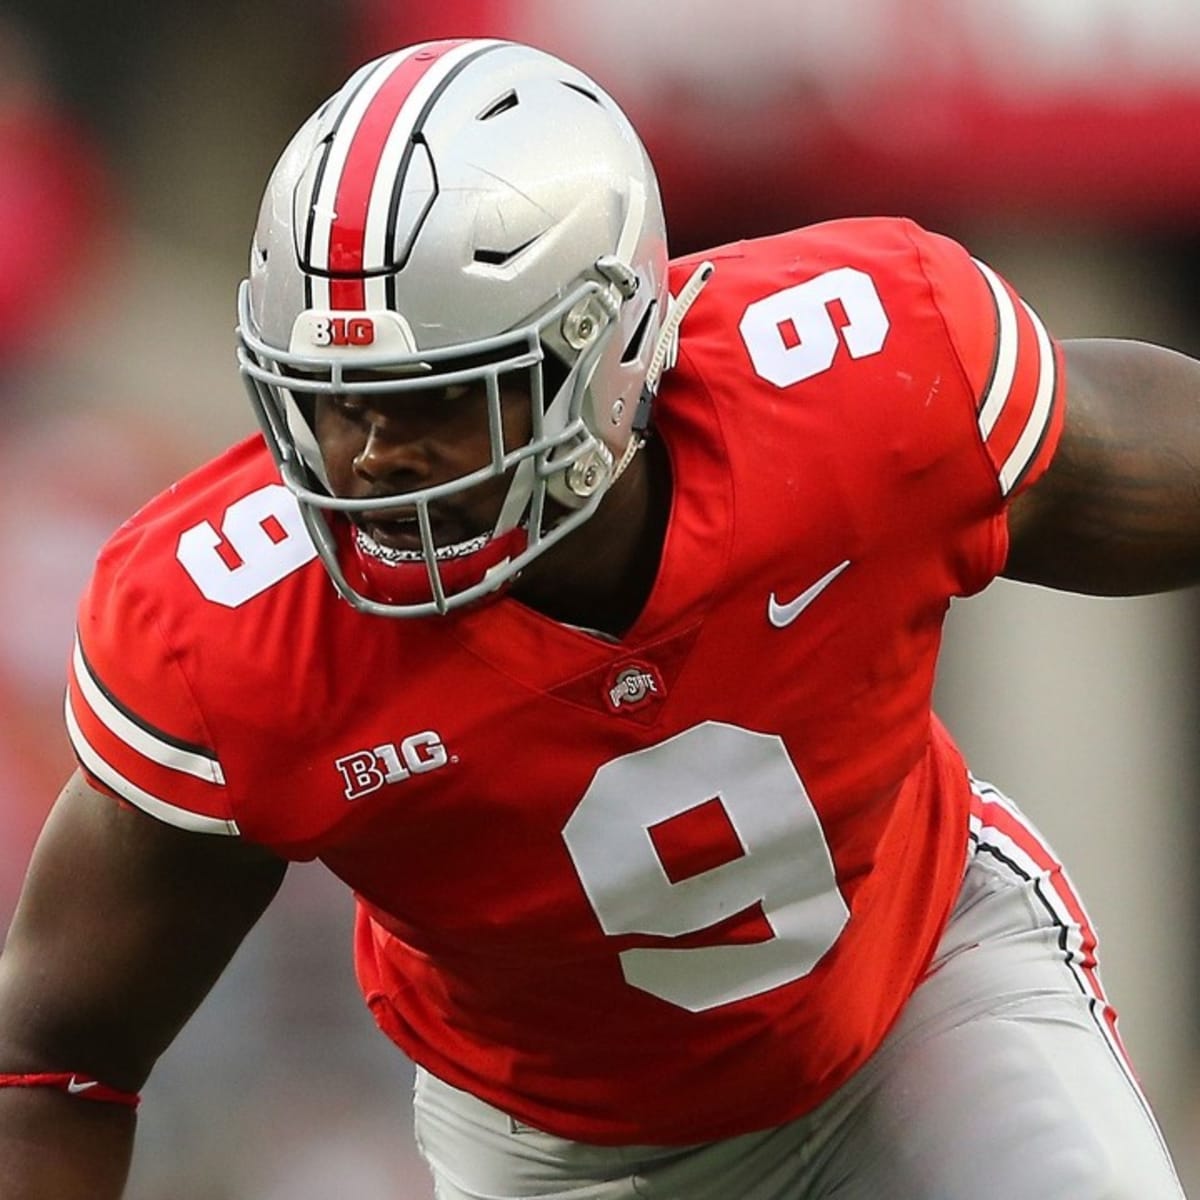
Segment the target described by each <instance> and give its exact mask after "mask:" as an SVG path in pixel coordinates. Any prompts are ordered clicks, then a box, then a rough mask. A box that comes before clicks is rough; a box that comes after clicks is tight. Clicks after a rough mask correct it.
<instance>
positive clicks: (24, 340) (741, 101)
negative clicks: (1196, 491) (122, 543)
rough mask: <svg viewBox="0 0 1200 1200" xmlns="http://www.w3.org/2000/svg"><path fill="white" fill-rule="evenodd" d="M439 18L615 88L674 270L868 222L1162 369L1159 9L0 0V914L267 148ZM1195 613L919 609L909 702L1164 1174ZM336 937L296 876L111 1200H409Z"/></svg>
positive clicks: (1171, 226)
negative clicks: (72, 649)
mask: <svg viewBox="0 0 1200 1200" xmlns="http://www.w3.org/2000/svg"><path fill="white" fill-rule="evenodd" d="M463 34H489V35H500V36H511V37H515V38H518V39H523V40H529V41H532V42H534V43H536V44H539V45H541V46H543V47H545V48H547V49H550V50H553V51H556V52H558V53H560V54H562V55H563V56H564V57H567V58H569V59H572V60H574V61H576V62H577V63H578V65H580V66H582V67H583V68H585V69H587V70H589V71H591V72H592V73H593V74H594V75H595V76H596V77H597V78H598V79H599V80H600V81H601V82H602V83H603V84H605V85H606V86H607V87H608V89H609V90H610V91H611V92H613V93H614V95H615V96H616V97H617V98H618V100H620V101H621V102H622V103H623V104H624V106H625V107H626V109H627V110H628V111H629V112H630V114H631V115H632V117H633V118H634V120H635V123H636V124H637V125H638V126H639V127H640V128H641V130H642V132H643V135H644V137H645V140H646V141H647V143H648V145H649V146H650V149H651V152H652V155H653V157H654V158H655V159H656V161H657V163H658V165H659V169H660V173H661V175H662V179H663V184H664V194H665V199H666V204H667V210H668V217H669V220H670V223H671V228H672V230H673V246H674V249H675V250H676V251H677V252H683V251H686V250H689V249H693V248H698V247H700V246H703V245H705V244H709V243H714V242H719V241H725V240H730V239H734V238H739V237H744V236H751V235H754V234H759V233H766V232H771V231H774V230H778V229H783V228H787V227H789V226H793V225H797V224H802V223H806V222H810V221H814V220H819V219H822V218H825V217H832V216H843V215H859V214H868V213H892V214H896V213H903V214H906V215H910V216H913V217H915V218H917V219H918V220H920V221H922V222H923V223H924V224H926V225H928V226H930V227H932V228H935V229H938V230H941V231H943V232H947V233H950V234H952V235H954V236H957V237H958V238H960V239H961V240H963V241H965V242H966V244H967V245H968V246H970V247H971V249H972V250H973V252H974V253H975V254H977V255H978V256H979V257H982V258H984V259H986V260H988V261H990V262H991V264H992V265H993V266H994V267H996V268H997V269H998V270H1000V271H1001V272H1002V273H1004V274H1005V275H1007V276H1008V278H1009V279H1010V280H1011V281H1012V282H1013V283H1014V284H1015V285H1016V286H1017V287H1018V288H1019V289H1020V290H1021V291H1022V292H1023V294H1024V295H1025V297H1026V299H1027V300H1028V301H1029V302H1030V303H1031V304H1032V305H1033V306H1034V307H1036V308H1037V309H1038V310H1039V311H1040V312H1041V314H1042V316H1043V317H1044V318H1045V319H1046V320H1047V323H1048V324H1049V325H1050V326H1051V328H1052V329H1053V330H1054V331H1056V332H1057V333H1058V334H1059V335H1060V336H1072V335H1081V334H1090V335H1120V336H1127V337H1135V338H1145V339H1147V340H1153V341H1158V342H1163V343H1166V344H1168V345H1172V346H1175V347H1177V348H1179V349H1182V350H1186V351H1190V352H1193V353H1196V352H1200V312H1198V304H1197V300H1198V291H1197V283H1196V268H1197V259H1198V255H1197V249H1198V247H1200V236H1198V235H1200V217H1198V216H1197V213H1198V211H1200V136H1198V135H1197V132H1196V131H1197V130H1198V129H1200V22H1197V21H1196V19H1195V4H1194V0H847V2H846V3H843V4H840V5H831V4H828V3H825V2H824V0H748V2H747V3H741V4H735V3H731V2H730V0H654V3H653V4H649V3H646V0H607V2H606V3H605V4H603V5H570V6H567V5H563V4H562V3H561V2H559V3H556V4H551V3H549V2H548V0H495V2H493V3H484V2H482V0H439V2H438V3H437V4H429V3H404V2H403V0H350V2H346V3H340V4H339V3H332V2H329V0H286V2H285V0H238V2H237V3H234V2H233V0H209V3H207V4H205V5H191V4H183V3H181V2H178V0H175V2H170V0H160V3H158V4H156V5H153V6H148V5H142V4H134V3H130V2H128V0H108V2H107V3H105V4H104V5H92V4H81V3H79V0H36V2H35V0H5V3H4V6H3V7H2V8H0V420H2V421H3V427H2V428H3V433H2V435H0V497H2V500H3V502H2V503H0V555H2V556H3V561H4V562H5V564H6V568H7V569H6V576H5V581H4V585H3V589H2V590H0V716H2V718H3V719H2V720H0V768H2V770H3V778H4V781H5V788H4V791H3V793H0V928H3V927H4V926H6V925H7V920H8V917H9V915H10V913H11V910H12V905H13V902H14V901H15V897H16V892H17V889H18V886H19V882H20V878H21V875H22V872H23V869H24V864H25V862H26V859H27V858H28V855H29V852H30V849H31V847H32V844H33V840H34V838H35V836H36V832H37V829H38V828H39V826H40V824H41V821H42V819H43V817H44V815H45V812H46V809H47V807H48V804H49V802H50V800H51V798H52V797H53V795H54V794H55V793H56V791H57V788H58V786H59V784H60V782H61V780H62V779H63V777H64V776H65V775H66V773H67V771H68V770H69V769H70V766H71V761H70V756H69V752H68V749H67V745H66V739H65V737H64V735H63V733H62V729H61V719H60V708H61V698H62V693H63V684H64V668H65V661H66V656H67V653H68V650H69V646H70V640H71V627H72V614H73V608H74V603H75V598H76V596H77V595H78V592H79V591H80V589H81V588H82V586H83V583H84V581H85V579H86V577H87V574H88V572H89V569H90V563H91V559H92V556H93V554H94V552H95V550H96V548H97V547H98V546H99V544H100V542H101V541H102V540H103V539H104V538H105V536H106V535H107V534H108V533H109V532H110V531H111V530H112V529H113V528H115V526H116V525H117V524H118V523H119V522H120V521H121V520H122V519H123V518H124V517H125V516H126V515H128V513H129V512H130V511H132V510H133V509H134V508H135V507H136V506H137V505H139V504H140V503H141V502H142V501H144V500H145V499H147V498H148V497H149V496H150V495H152V494H153V493H154V492H156V491H157V490H159V489H160V488H162V487H163V486H165V485H167V484H168V483H170V482H171V481H172V480H173V479H174V478H175V477H177V476H178V475H179V474H180V473H181V472H182V471H184V470H186V469H188V468H189V467H191V466H194V465H196V464H198V463H200V462H201V461H203V460H204V459H205V458H207V457H208V456H209V455H210V454H212V453H213V452H214V451H216V450H218V449H220V448H221V447H222V446H223V445H225V444H226V443H227V442H229V441H231V440H233V439H235V438H237V437H240V436H242V435H244V434H246V433H249V432H251V430H252V427H253V425H252V420H251V417H250V413H249V408H248V406H247V405H246V403H245V402H244V400H243V393H242V388H241V384H240V383H239V381H238V379H237V377H236V373H235V369H234V359H233V322H234V318H233V301H234V291H235V287H236V284H237V282H238V280H239V279H240V277H241V275H242V273H243V269H244V260H245V255H246V249H247V246H248V243H249V237H250V232H251V229H252V226H253V222H254V218H255V214H256V211H257V206H258V197H259V192H260V189H261V187H262V184H263V182H264V181H265V178H266V176H267V173H268V172H269V170H270V168H271V165H272V163H273V161H274V159H275V156H276V155H277V153H278V152H279V150H280V149H281V148H282V146H283V144H284V142H285V141H286V139H287V138H288V137H289V136H290V134H291V133H292V132H293V130H294V129H295V128H296V127H297V126H298V125H299V124H300V122H301V121H302V120H303V119H304V117H306V116H307V114H308V113H309V112H310V111H311V110H312V109H313V108H314V107H315V106H316V104H317V103H318V102H319V101H320V100H321V99H322V98H323V97H324V96H325V95H326V94H328V93H329V92H330V91H332V90H333V89H334V88H335V87H336V86H337V85H338V84H339V83H340V82H341V80H342V79H343V77H344V76H345V75H346V74H347V73H348V72H349V70H350V69H351V68H352V67H353V66H354V65H356V64H357V63H358V62H359V61H361V60H362V59H364V58H367V57H370V56H374V55H376V54H378V53H382V52H384V51H385V50H388V49H391V48H393V47H395V46H398V45H401V44H404V43H406V42H409V41H414V40H420V39H422V38H427V37H440V36H451V35H463ZM1197 615H1198V614H1197V603H1196V596H1195V594H1193V593H1187V594H1181V595H1177V596H1173V597H1167V598H1154V599H1142V600H1130V601H1124V600H1122V601H1113V600H1103V601H1101V600H1086V599H1080V598H1073V597H1061V596H1051V595H1046V594H1042V593H1039V592H1037V591H1036V590H1035V589H1030V588H1023V587H1020V586H1017V585H1010V584H1005V583H1000V584H997V585H996V586H995V587H994V588H992V589H991V590H990V591H989V592H988V593H987V594H986V595H985V596H984V597H983V598H981V599H978V600H973V601H971V602H970V603H969V604H963V605H960V606H957V607H956V609H955V611H954V613H953V614H952V619H951V625H950V629H949V634H948V639H947V650H946V656H945V660H944V665H943V672H942V676H941V682H940V685H939V686H940V695H939V700H940V709H941V711H942V714H943V716H944V717H945V719H946V720H947V722H948V723H949V725H950V726H951V728H952V729H953V730H954V731H955V732H956V733H957V735H958V736H959V738H960V740H961V741H962V742H963V743H964V745H965V746H966V748H967V750H968V753H969V757H970V758H971V759H972V761H973V763H974V767H975V770H976V773H977V774H980V775H982V776H984V777H985V778H989V779H991V780H992V781H993V782H995V783H996V784H997V785H998V786H1000V787H1002V788H1003V789H1004V790H1006V791H1008V792H1009V794H1011V795H1012V796H1014V797H1015V798H1016V799H1017V800H1018V801H1019V802H1020V803H1021V804H1022V805H1023V806H1024V807H1025V808H1026V810H1027V811H1028V812H1029V813H1030V814H1031V815H1033V817H1034V819H1035V820H1036V821H1037V822H1038V823H1039V824H1040V825H1041V826H1042V828H1043V830H1044V831H1045V832H1046V833H1047V834H1048V835H1049V837H1050V838H1051V840H1052V841H1053V842H1054V843H1055V844H1056V845H1057V847H1058V849H1059V851H1060V852H1061V853H1062V855H1063V856H1064V857H1065V859H1066V861H1067V862H1068V864H1069V866H1070V868H1071V870H1072V873H1073V875H1074V877H1075V880H1076V882H1077V883H1078V884H1079V885H1080V887H1081V889H1082V891H1083V893H1084V896H1085V897H1086V898H1087V899H1088V900H1089V902H1090V906H1091V909H1092V912H1093V916H1094V917H1095V918H1096V922H1097V924H1098V926H1099V929H1100V934H1101V953H1102V962H1103V964H1104V968H1105V974H1106V979H1107V983H1108V988H1109V992H1110V994H1111V995H1112V996H1113V998H1114V1000H1115V1002H1116V1004H1117V1006H1118V1008H1119V1009H1120V1011H1121V1013H1122V1028H1123V1031H1124V1035H1125V1038H1126V1041H1127V1043H1128V1045H1129V1047H1130V1049H1131V1051H1132V1053H1133V1056H1134V1059H1135V1061H1136V1062H1137V1064H1138V1066H1139V1068H1140V1072H1141V1075H1142V1079H1143V1082H1144V1084H1145V1087H1146V1090H1147V1091H1148V1092H1149V1094H1150V1096H1151V1098H1152V1099H1153V1101H1154V1102H1155V1104H1156V1106H1157V1108H1158V1111H1159V1113H1160V1116H1161V1118H1162V1121H1163V1124H1164V1126H1165V1127H1166V1130H1167V1133H1168V1136H1169V1139H1170V1140H1171V1142H1172V1144H1173V1147H1174V1149H1175V1152H1176V1154H1177V1157H1178V1159H1179V1162H1180V1166H1181V1169H1182V1171H1183V1173H1184V1178H1185V1181H1190V1182H1191V1187H1192V1188H1193V1189H1195V1192H1196V1194H1197V1195H1200V1149H1198V1147H1200V1071H1198V1070H1197V1066H1198V1063H1197V1043H1198V1036H1197V1035H1198V1033H1200V1017H1198V1016H1197V1013H1196V1012H1195V1010H1194V1009H1193V1008H1192V1007H1191V1006H1190V1005H1189V1004H1188V1000H1189V999H1190V997H1191V996H1192V995H1193V993H1194V990H1195V986H1196V984H1197V982H1198V981H1200V979H1198V963H1197V954H1196V950H1195V947H1196V945H1197V942H1198V940H1200V939H1197V936H1196V929H1197V925H1198V923H1200V895H1198V894H1197V888H1196V885H1195V882H1194V880H1195V872H1194V871H1193V870H1192V863H1193V862H1194V861H1195V859H1196V854H1197V850H1198V849H1200V836H1198V832H1197V831H1198V829H1200V803H1198V800H1197V795H1196V793H1197V775H1198V752H1197V744H1196V737H1195V735H1194V733H1193V731H1194V730H1195V729H1196V727H1197V715H1198V708H1200V705H1198V703H1197V682H1196V666H1197V662H1198V656H1197V645H1196V642H1197V637H1196V633H1195V629H1196V625H1197V620H1196V618H1197ZM350 918H351V904H350V899H349V897H348V896H347V895H346V894H345V893H344V890H343V889H341V888H340V887H339V886H338V885H337V884H336V883H335V882H333V881H332V880H330V879H329V878H327V877H326V876H325V875H324V874H323V872H322V871H321V869H320V868H318V867H310V868H293V870H292V871H291V873H290V875H289V879H288V882H287V883H286V885H285V889H284V892H283V895H282V896H281V898H280V900H279V901H278V902H277V903H276V904H275V906H274V907H273V908H272V910H271V911H270V913H269V914H268V916H267V917H266V918H265V919H264V920H263V922H262V923H261V924H260V926H259V928H258V929H257V930H256V931H255V932H254V934H253V935H252V937H251V939H250V940H249V942H248V943H247V945H246V946H245V947H244V949H243V951H242V952H241V953H240V955H239V956H238V958H237V959H236V961H235V963H234V965H233V967H232V968H231V970H230V971H229V973H228V974H227V976H226V977H225V978H224V979H223V980H222V982H221V983H220V985H219V986H218V987H217V989H216V990H215V992H214V993H213V995H212V996H211V997H210V998H209V1000H208V1001H207V1002H206V1003H205V1005H204V1006H203V1008H202V1009H201V1012H200V1013H199V1014H198V1016H197V1018H196V1019H195V1021H194V1022H193V1023H192V1025H191V1026H190V1027H189V1029H188V1030H187V1031H186V1033H185V1034H184V1035H183V1037H182V1038H181V1039H180V1041H179V1043H178V1044H177V1046H176V1047H175V1048H173V1050H172V1051H171V1052H170V1053H169V1054H168V1056H167V1057H166V1058H165V1059H164V1061H163V1062H162V1064H161V1066H160V1068H159V1070H158V1072H157V1073H156V1075H155V1077H154V1079H153V1080H152V1081H151V1084H150V1086H149V1087H148V1088H147V1091H146V1103H145V1105H144V1106H143V1110H142V1111H143V1117H142V1137H141V1141H140V1143H139V1148H138V1155H137V1161H136V1165H135V1170H134V1179H133V1183H132V1186H131V1188H130V1193H129V1195H130V1197H131V1200H168V1198H169V1200H275V1198H280V1200H282V1198H283V1197H287V1200H327V1198H328V1197H329V1196H332V1195H338V1196H347V1197H353V1198H354V1200H384V1198H388V1200H395V1198H396V1197H403V1198H404V1200H425V1198H427V1197H428V1196H429V1195H430V1187H429V1184H428V1182H427V1180H426V1177H425V1173H424V1169H423V1167H422V1166H421V1165H420V1163H419V1161H418V1159H417V1156H416V1153H415V1150H414V1148H413V1144H412V1138H411V1135H410V1133H409V1096H408V1088H409V1082H410V1072H409V1068H408V1066H407V1064H406V1063H405V1062H404V1061H403V1060H402V1059H401V1058H400V1056H399V1055H398V1054H397V1053H396V1052H394V1051H392V1050H391V1049H390V1048H389V1045H388V1043H387V1042H386V1041H385V1040H384V1039H383V1038H382V1037H381V1036H380V1035H378V1034H377V1033H376V1032H375V1031H374V1028H373V1026H372V1023H371V1021H370V1019H369V1017H368V1016H367V1014H366V1012H365V1009H363V1007H362V1005H361V1003H360V1001H359V999H358V997H357V993H356V991H355V988H354V984H353V978H352V972H351V963H350V947H349V938H348V928H349V922H350ZM981 1100H983V1102H985V1103H986V1098H981Z"/></svg>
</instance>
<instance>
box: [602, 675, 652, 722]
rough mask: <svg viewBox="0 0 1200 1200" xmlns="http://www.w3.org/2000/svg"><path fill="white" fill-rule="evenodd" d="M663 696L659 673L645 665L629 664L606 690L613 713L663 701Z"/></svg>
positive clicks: (605, 695)
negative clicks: (653, 701)
mask: <svg viewBox="0 0 1200 1200" xmlns="http://www.w3.org/2000/svg"><path fill="white" fill-rule="evenodd" d="M663 695H664V690H663V685H662V680H661V679H660V678H659V675H658V672H657V671H655V669H654V668H653V667H651V666H647V665H646V664H645V663H628V664H627V665H626V666H623V667H621V668H619V669H618V671H617V672H616V674H615V675H613V676H611V677H610V680H609V683H608V686H607V687H606V688H605V690H604V698H605V699H606V700H607V701H608V705H609V707H610V708H611V709H612V710H613V712H620V711H622V710H623V709H632V708H640V707H641V706H642V705H644V704H646V703H648V702H649V701H651V700H661V699H662V697H663Z"/></svg>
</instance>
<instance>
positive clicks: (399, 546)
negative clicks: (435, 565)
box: [354, 509, 488, 562]
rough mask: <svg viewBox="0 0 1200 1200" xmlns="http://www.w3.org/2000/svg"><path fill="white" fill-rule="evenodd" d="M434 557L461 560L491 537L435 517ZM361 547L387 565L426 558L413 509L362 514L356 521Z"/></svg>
mask: <svg viewBox="0 0 1200 1200" xmlns="http://www.w3.org/2000/svg"><path fill="white" fill-rule="evenodd" d="M431 525H432V529H433V541H434V545H435V547H436V549H435V551H434V554H435V557H436V558H438V559H439V560H441V559H449V558H458V557H459V556H460V555H463V554H471V553H474V552H475V551H476V550H478V549H480V547H482V546H483V545H484V544H485V543H486V542H487V540H488V535H487V534H486V533H484V534H472V533H470V532H469V531H468V530H467V529H466V528H465V527H464V525H463V523H462V522H461V521H458V520H455V519H452V518H449V517H445V516H441V515H436V516H434V518H433V520H432V522H431ZM354 532H355V539H356V540H357V542H358V544H359V547H360V548H361V549H362V550H364V551H365V552H366V553H367V554H370V555H371V556H372V557H374V558H381V559H383V560H384V561H385V562H413V561H417V560H420V559H423V558H424V553H423V543H422V540H421V528H420V525H419V524H418V522H417V514H416V512H414V511H412V510H406V511H402V512H398V513H393V512H392V511H391V510H388V509H385V510H383V511H382V512H380V513H361V514H360V515H359V516H357V517H356V518H355V531H354Z"/></svg>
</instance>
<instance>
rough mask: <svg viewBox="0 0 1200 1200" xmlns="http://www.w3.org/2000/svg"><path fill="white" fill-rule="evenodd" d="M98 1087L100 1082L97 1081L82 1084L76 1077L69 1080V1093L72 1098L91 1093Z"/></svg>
mask: <svg viewBox="0 0 1200 1200" xmlns="http://www.w3.org/2000/svg"><path fill="white" fill-rule="evenodd" d="M97 1086H98V1081H97V1080H95V1079H92V1080H89V1081H88V1082H87V1083H80V1082H79V1080H78V1079H76V1078H75V1076H74V1075H72V1076H71V1078H70V1079H68V1080H67V1091H68V1092H70V1093H71V1095H72V1096H78V1095H79V1093H80V1092H90V1091H91V1090H92V1088H94V1087H97Z"/></svg>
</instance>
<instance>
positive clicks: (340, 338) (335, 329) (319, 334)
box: [312, 317, 375, 346]
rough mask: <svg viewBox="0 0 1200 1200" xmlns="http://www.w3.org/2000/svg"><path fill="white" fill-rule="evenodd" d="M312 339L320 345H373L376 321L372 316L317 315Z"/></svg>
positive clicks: (313, 324) (313, 325)
mask: <svg viewBox="0 0 1200 1200" xmlns="http://www.w3.org/2000/svg"><path fill="white" fill-rule="evenodd" d="M312 340H313V342H314V344H315V345H318V346H371V345H373V344H374V342H375V322H374V321H372V320H371V318H370V317H317V318H315V319H314V320H313V323H312Z"/></svg>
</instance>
